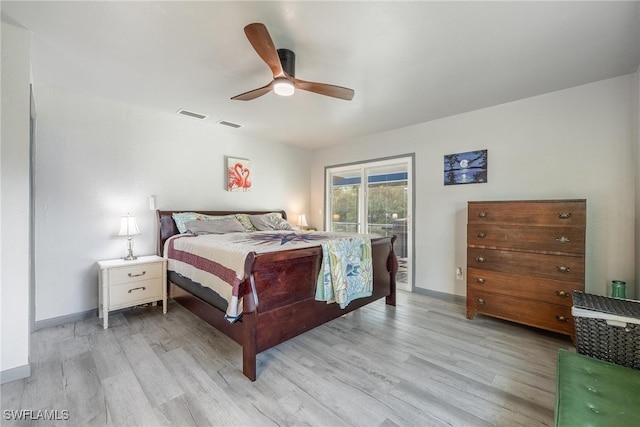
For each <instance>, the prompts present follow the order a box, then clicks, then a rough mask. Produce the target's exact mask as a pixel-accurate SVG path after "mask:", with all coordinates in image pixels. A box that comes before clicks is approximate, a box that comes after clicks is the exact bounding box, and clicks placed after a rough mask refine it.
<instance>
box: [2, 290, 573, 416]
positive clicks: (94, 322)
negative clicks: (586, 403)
mask: <svg viewBox="0 0 640 427" xmlns="http://www.w3.org/2000/svg"><path fill="white" fill-rule="evenodd" d="M464 313H465V308H464V306H463V305H460V304H456V303H453V302H449V301H444V300H441V299H436V298H432V297H427V296H424V295H418V294H410V293H404V292H399V295H398V303H397V307H395V308H393V307H388V306H386V305H385V304H384V302H383V301H378V302H376V303H374V304H371V305H369V306H367V307H364V308H362V309H360V310H356V311H355V312H354V313H351V314H347V315H345V316H343V317H341V318H339V319H336V320H334V321H333V322H330V323H328V324H326V325H323V326H321V327H319V328H316V329H314V330H312V331H309V332H307V333H305V334H303V335H301V336H299V337H296V338H294V339H292V340H289V341H288V342H286V343H283V344H281V345H279V346H277V347H275V348H273V349H270V350H268V351H266V352H263V353H261V354H259V355H258V379H257V381H256V382H253V383H252V382H251V381H249V380H248V379H246V378H245V377H244V376H243V375H242V372H241V361H242V352H241V348H240V346H239V345H237V344H236V343H235V342H233V341H232V340H230V339H229V338H227V337H226V336H224V335H222V334H221V333H219V332H218V331H216V330H215V329H214V328H212V327H210V326H209V325H207V324H206V323H204V322H202V321H200V320H199V319H198V318H197V317H195V316H194V315H192V314H191V313H189V312H188V311H186V310H185V309H183V308H182V307H181V306H180V305H178V304H176V303H175V302H173V301H171V302H170V304H169V312H168V313H167V314H166V315H164V316H163V315H162V312H161V309H160V308H158V307H145V308H136V309H133V310H130V311H125V312H121V313H117V314H116V315H114V316H113V317H111V316H110V327H109V329H107V330H103V328H102V323H101V321H100V320H99V319H98V318H97V317H96V318H95V319H90V320H85V321H81V322H76V323H71V324H67V325H63V326H58V327H53V328H48V329H43V330H40V331H36V332H35V333H34V334H33V336H32V340H31V345H32V348H31V370H32V375H31V377H30V378H27V379H24V380H19V381H14V382H11V383H8V384H4V385H3V386H2V410H3V417H2V419H1V420H0V423H1V424H2V425H3V426H14V425H16V426H23V425H34V426H46V425H61V426H65V425H68V426H192V425H197V426H209V425H215V426H225V425H230V426H245V425H246V426H263V425H264V426H286V425H293V426H299V425H311V426H342V425H348V426H396V425H397V426H432V425H433V426H442V425H452V426H517V425H523V426H536V425H552V424H553V410H554V395H555V367H556V356H557V351H558V349H559V348H565V349H573V345H572V343H571V341H570V340H569V339H568V338H565V337H562V336H558V335H553V334H549V333H546V332H543V331H539V330H535V329H530V328H527V327H523V326H520V325H515V324H511V323H507V322H502V321H499V320H495V319H491V318H487V317H483V316H477V317H476V318H475V319H474V320H467V319H466V318H465V314H464ZM5 345H6V343H5ZM44 409H47V410H58V411H63V410H67V411H69V412H68V414H69V417H68V419H67V420H58V421H53V422H52V421H43V420H38V421H24V420H23V421H15V420H7V419H6V416H5V414H6V413H5V411H6V410H33V411H34V414H35V413H36V412H35V411H37V410H44ZM59 418H63V417H59ZM30 423H31V424H30Z"/></svg>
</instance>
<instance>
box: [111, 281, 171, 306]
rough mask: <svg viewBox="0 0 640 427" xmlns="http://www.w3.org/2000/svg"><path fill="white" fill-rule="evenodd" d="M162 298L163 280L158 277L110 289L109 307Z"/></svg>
mask: <svg viewBox="0 0 640 427" xmlns="http://www.w3.org/2000/svg"><path fill="white" fill-rule="evenodd" d="M161 299H162V280H160V279H158V278H155V279H149V280H138V281H136V282H129V283H125V284H123V285H116V286H112V287H111V288H110V289H109V307H111V308H116V307H117V306H119V305H132V304H134V303H136V302H141V303H142V302H150V301H154V300H161Z"/></svg>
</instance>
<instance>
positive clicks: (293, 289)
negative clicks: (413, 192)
mask: <svg viewBox="0 0 640 427" xmlns="http://www.w3.org/2000/svg"><path fill="white" fill-rule="evenodd" d="M178 212H199V213H203V214H207V215H228V214H234V213H246V214H251V215H255V214H263V213H267V212H274V211H202V210H194V211H188V210H179V211H161V210H158V211H157V218H158V255H160V256H163V250H164V243H165V241H166V240H167V239H168V238H169V237H171V236H173V235H175V234H178V233H179V232H178V229H177V227H176V224H175V222H174V221H173V218H172V214H173V213H178ZM278 212H281V213H282V215H283V217H284V218H285V219H286V218H287V217H286V213H285V212H284V211H278ZM395 239H396V236H392V237H382V238H374V239H372V240H371V249H372V256H373V260H372V261H373V272H374V279H373V282H374V283H373V294H372V295H371V296H370V297H367V298H359V299H356V300H354V301H352V302H351V303H349V305H348V306H347V307H345V308H344V309H341V308H340V306H339V305H338V304H327V303H326V302H321V301H316V300H315V288H316V281H317V278H318V272H319V269H320V264H321V258H322V248H321V247H319V246H318V247H313V248H303V249H292V250H290V251H284V252H273V253H265V254H256V253H251V254H250V255H249V257H248V258H247V261H246V264H245V273H246V277H247V279H246V280H245V281H244V282H243V283H242V285H241V286H244V287H246V288H245V289H248V293H247V294H246V295H245V297H244V307H243V314H242V318H241V319H240V320H238V321H237V322H235V323H229V322H228V321H227V320H225V318H224V314H225V313H224V312H223V311H222V310H220V309H219V308H217V307H215V306H213V305H211V304H209V303H207V302H206V301H204V300H202V299H200V298H198V297H196V296H195V295H193V294H191V293H190V292H188V291H186V290H184V289H183V288H181V287H179V286H177V285H175V284H174V283H172V282H170V281H169V283H168V286H169V289H168V293H169V296H170V297H171V298H173V299H174V300H175V301H176V302H178V303H180V304H181V305H182V306H184V307H185V308H187V310H189V311H191V312H193V313H194V314H196V315H197V316H198V317H200V318H201V319H203V320H204V321H205V322H207V323H209V324H210V325H212V326H214V327H215V328H217V329H218V330H220V331H221V332H223V333H224V334H226V335H228V336H229V337H231V338H232V339H233V340H235V341H236V342H238V343H239V344H240V345H241V346H242V372H243V373H244V375H246V376H247V377H248V378H249V379H251V380H252V381H255V379H256V373H257V372H256V355H257V354H258V353H260V352H262V351H265V350H267V349H269V348H271V347H274V346H276V345H278V344H280V343H282V342H284V341H286V340H288V339H290V338H293V337H295V336H297V335H300V334H301V333H303V332H305V331H308V330H310V329H313V328H315V327H316V326H320V325H322V324H324V323H326V322H328V321H330V320H333V319H335V318H338V317H340V316H342V315H344V314H346V313H349V312H351V311H353V310H355V309H357V308H360V307H362V306H364V305H366V304H369V303H371V302H373V301H376V300H378V299H380V298H383V297H384V298H385V299H386V303H387V304H388V305H392V306H395V305H396V273H397V271H398V261H397V258H396V255H395V253H394V252H393V242H394V241H395Z"/></svg>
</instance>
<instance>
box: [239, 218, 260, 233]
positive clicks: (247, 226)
mask: <svg viewBox="0 0 640 427" xmlns="http://www.w3.org/2000/svg"><path fill="white" fill-rule="evenodd" d="M236 219H237V220H238V221H240V224H242V226H243V227H244V229H245V230H246V231H258V230H257V229H256V228H255V227H254V226H253V224H252V223H251V220H250V219H249V215H247V214H236Z"/></svg>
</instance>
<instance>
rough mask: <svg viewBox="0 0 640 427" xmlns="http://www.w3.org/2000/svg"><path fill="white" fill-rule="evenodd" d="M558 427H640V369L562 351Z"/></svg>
mask: <svg viewBox="0 0 640 427" xmlns="http://www.w3.org/2000/svg"><path fill="white" fill-rule="evenodd" d="M556 373H557V385H556V409H555V420H554V423H555V426H556V427H583V426H584V427H586V426H589V427H591V426H594V427H595V426H610V427H627V426H629V427H638V426H640V370H636V369H631V368H627V367H625V366H620V365H615V364H613V363H609V362H605V361H602V360H599V359H595V358H592V357H589V356H584V355H581V354H577V353H573V352H570V351H566V350H559V351H558V368H557V371H556Z"/></svg>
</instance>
